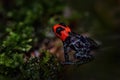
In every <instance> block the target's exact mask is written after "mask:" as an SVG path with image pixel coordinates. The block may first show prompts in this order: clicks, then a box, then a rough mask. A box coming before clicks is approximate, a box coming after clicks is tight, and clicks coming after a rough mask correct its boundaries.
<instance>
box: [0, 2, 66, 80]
mask: <svg viewBox="0 0 120 80" xmlns="http://www.w3.org/2000/svg"><path fill="white" fill-rule="evenodd" d="M63 8H64V3H63V1H61V0H57V1H56V0H53V1H49V0H30V1H28V0H10V1H9V0H0V17H1V18H0V45H1V46H0V80H40V79H42V80H55V79H56V80H58V79H57V75H56V73H58V71H59V68H60V66H58V65H59V63H58V62H57V61H56V59H55V57H53V56H50V55H48V54H49V52H47V51H42V52H41V53H42V54H45V56H43V58H36V57H35V58H30V59H28V60H27V61H26V62H25V60H24V59H25V58H26V57H24V56H25V54H30V50H31V49H34V47H36V46H34V44H36V43H37V42H39V41H41V40H43V39H44V38H45V37H46V35H45V31H46V28H48V27H49V25H50V24H51V25H52V24H53V23H54V21H53V22H52V23H51V22H49V21H50V19H51V18H54V15H56V14H57V15H56V16H58V15H62V10H63ZM53 20H54V19H53ZM38 45H39V44H38Z"/></svg>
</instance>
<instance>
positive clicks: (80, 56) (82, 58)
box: [74, 52, 94, 64]
mask: <svg viewBox="0 0 120 80" xmlns="http://www.w3.org/2000/svg"><path fill="white" fill-rule="evenodd" d="M74 58H75V59H76V64H85V63H88V62H90V61H92V60H93V59H94V56H93V55H90V54H84V53H80V52H78V53H76V54H74Z"/></svg>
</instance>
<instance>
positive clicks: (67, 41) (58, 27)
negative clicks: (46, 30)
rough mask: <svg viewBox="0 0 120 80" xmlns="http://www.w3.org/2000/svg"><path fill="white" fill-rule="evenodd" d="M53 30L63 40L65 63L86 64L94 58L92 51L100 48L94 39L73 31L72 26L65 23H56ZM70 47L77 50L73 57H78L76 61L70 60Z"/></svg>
mask: <svg viewBox="0 0 120 80" xmlns="http://www.w3.org/2000/svg"><path fill="white" fill-rule="evenodd" d="M53 32H54V33H55V35H56V36H57V37H58V38H60V39H61V40H62V42H63V47H64V58H65V61H64V62H63V64H75V63H76V64H77V63H78V64H84V63H87V62H90V61H92V60H93V59H94V56H93V55H92V54H90V52H91V51H92V50H94V49H96V48H98V44H97V43H96V42H95V41H94V40H93V39H91V38H89V37H85V36H83V35H80V34H77V33H74V32H72V31H71V29H70V27H69V26H68V25H65V24H64V23H59V24H55V25H54V26H53ZM70 49H72V50H74V51H75V54H74V55H73V57H74V58H75V59H77V61H76V62H73V61H70V60H69V51H70Z"/></svg>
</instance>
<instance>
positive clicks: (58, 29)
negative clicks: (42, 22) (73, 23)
mask: <svg viewBox="0 0 120 80" xmlns="http://www.w3.org/2000/svg"><path fill="white" fill-rule="evenodd" d="M53 31H54V33H55V34H56V36H57V37H59V38H60V39H61V40H62V41H65V39H66V38H67V37H68V36H69V33H70V32H71V30H70V28H69V27H68V26H66V25H65V24H63V23H60V24H56V25H54V26H53Z"/></svg>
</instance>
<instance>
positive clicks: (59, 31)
mask: <svg viewBox="0 0 120 80" xmlns="http://www.w3.org/2000/svg"><path fill="white" fill-rule="evenodd" d="M63 30H65V29H64V28H62V27H58V28H57V29H56V33H57V34H59V35H61V31H63Z"/></svg>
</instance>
